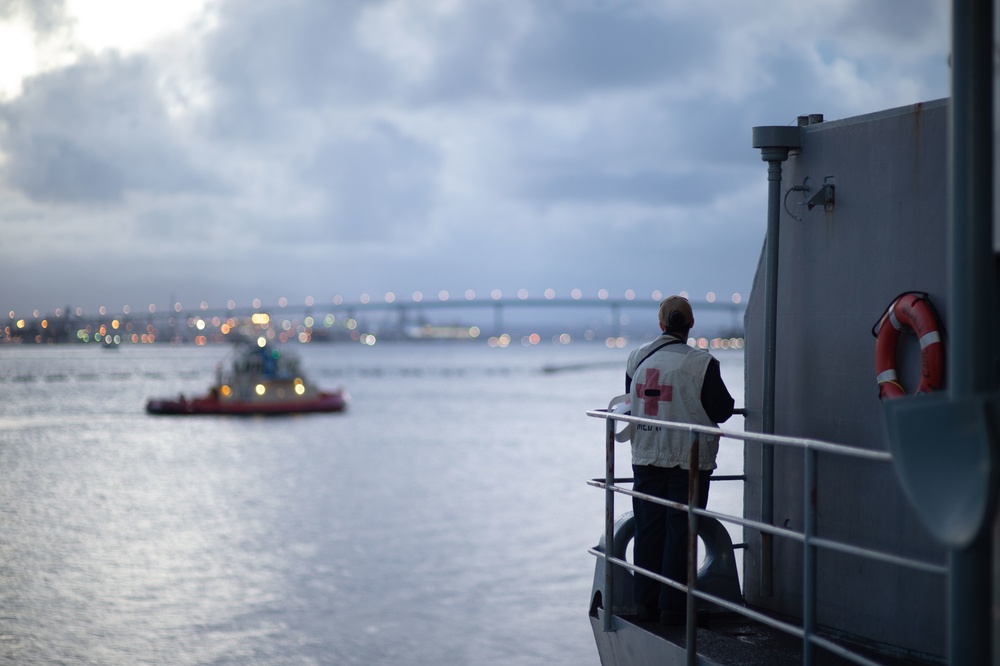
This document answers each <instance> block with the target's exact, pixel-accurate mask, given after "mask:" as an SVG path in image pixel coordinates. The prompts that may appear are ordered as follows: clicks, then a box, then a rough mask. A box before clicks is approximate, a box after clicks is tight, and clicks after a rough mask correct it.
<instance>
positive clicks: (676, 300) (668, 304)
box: [660, 296, 694, 333]
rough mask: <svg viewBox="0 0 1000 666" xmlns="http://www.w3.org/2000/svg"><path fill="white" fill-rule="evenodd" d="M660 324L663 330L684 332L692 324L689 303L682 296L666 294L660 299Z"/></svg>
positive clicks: (692, 314) (688, 329) (692, 319)
mask: <svg viewBox="0 0 1000 666" xmlns="http://www.w3.org/2000/svg"><path fill="white" fill-rule="evenodd" d="M660 325H661V326H663V328H664V330H667V331H674V332H676V333H686V332H687V331H690V330H691V327H692V326H694V313H692V312H691V304H690V303H688V299H686V298H684V297H683V296H667V297H666V298H664V299H663V300H662V301H660Z"/></svg>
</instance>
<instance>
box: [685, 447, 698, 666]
mask: <svg viewBox="0 0 1000 666" xmlns="http://www.w3.org/2000/svg"><path fill="white" fill-rule="evenodd" d="M698 448H699V447H698V433H696V432H695V431H693V430H692V431H691V448H690V449H689V450H688V542H687V548H688V558H687V588H688V594H687V608H686V610H687V627H686V642H685V646H686V648H687V663H688V666H695V665H696V664H697V663H698V643H697V636H698V611H697V608H696V607H695V604H696V600H695V596H694V595H693V594H691V592H692V591H693V590H694V589H695V586H696V583H697V581H698V516H697V515H696V514H695V512H694V507H695V506H697V505H698V492H699V490H698V460H699V459H700V458H701V454H700V452H699V450H698Z"/></svg>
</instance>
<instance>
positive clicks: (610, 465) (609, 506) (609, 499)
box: [603, 419, 615, 631]
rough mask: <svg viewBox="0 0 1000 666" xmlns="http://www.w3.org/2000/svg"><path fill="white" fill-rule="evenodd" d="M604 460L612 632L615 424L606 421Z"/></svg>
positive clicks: (607, 624) (607, 621)
mask: <svg viewBox="0 0 1000 666" xmlns="http://www.w3.org/2000/svg"><path fill="white" fill-rule="evenodd" d="M605 423H606V428H605V435H606V437H605V439H606V446H605V453H604V456H605V460H604V599H603V601H604V623H603V629H604V631H611V616H612V614H613V613H614V593H615V586H614V578H615V576H614V573H615V572H614V565H613V564H612V563H611V562H610V561H609V560H608V558H610V557H611V556H612V555H613V554H614V552H615V491H614V484H615V422H614V420H613V419H608V420H607V421H605Z"/></svg>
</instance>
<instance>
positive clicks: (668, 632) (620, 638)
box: [590, 609, 940, 666]
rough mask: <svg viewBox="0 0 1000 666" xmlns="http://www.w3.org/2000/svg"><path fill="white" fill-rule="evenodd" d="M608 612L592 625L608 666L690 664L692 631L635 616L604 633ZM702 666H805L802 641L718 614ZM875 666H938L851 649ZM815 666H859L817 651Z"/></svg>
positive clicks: (705, 631)
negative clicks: (688, 638)
mask: <svg viewBox="0 0 1000 666" xmlns="http://www.w3.org/2000/svg"><path fill="white" fill-rule="evenodd" d="M603 612H604V611H603V609H598V615H597V616H596V617H595V616H594V615H591V617H590V622H591V626H592V627H593V629H594V636H595V638H596V639H597V644H598V650H599V652H600V653H601V663H602V664H603V665H604V666H613V665H617V664H636V665H645V664H650V665H653V664H657V665H661V666H662V665H664V664H670V665H672V664H686V663H687V661H686V660H687V652H686V649H685V647H686V636H685V634H686V629H685V627H684V626H668V625H662V624H660V623H659V622H656V621H651V622H644V621H640V620H639V618H637V617H635V616H628V615H623V616H618V615H616V616H615V617H614V618H613V619H612V626H613V627H614V631H612V632H608V633H605V632H603V631H602V629H601V622H602V615H603ZM695 640H696V642H697V650H698V663H699V664H703V665H706V666H710V665H713V664H719V665H720V666H721V665H729V664H732V665H739V666H786V665H787V666H792V665H793V664H801V663H802V640H801V639H800V638H796V637H794V636H790V635H788V634H786V633H784V632H782V631H779V630H777V629H774V628H772V627H769V626H768V625H765V624H761V623H759V622H755V621H753V620H749V619H747V618H745V617H743V616H742V615H738V614H736V613H713V614H712V616H711V621H710V624H709V625H708V626H707V627H699V628H698V631H697V636H696V638H695ZM850 647H851V649H852V650H853V651H856V652H859V653H861V654H862V655H863V656H864V657H866V658H868V659H870V660H871V663H874V664H885V665H886V666H903V665H904V664H913V665H921V664H936V663H940V662H937V661H930V660H925V659H922V658H921V657H920V656H917V655H903V654H887V653H885V652H881V651H878V650H876V649H874V648H871V647H869V648H866V647H864V646H858V645H856V644H851V646H850ZM813 663H814V664H817V665H818V666H841V665H843V664H853V663H856V662H853V661H849V660H848V659H845V658H843V657H841V656H838V655H836V654H833V653H831V652H829V651H827V650H824V649H822V648H819V647H817V648H815V650H814V659H813Z"/></svg>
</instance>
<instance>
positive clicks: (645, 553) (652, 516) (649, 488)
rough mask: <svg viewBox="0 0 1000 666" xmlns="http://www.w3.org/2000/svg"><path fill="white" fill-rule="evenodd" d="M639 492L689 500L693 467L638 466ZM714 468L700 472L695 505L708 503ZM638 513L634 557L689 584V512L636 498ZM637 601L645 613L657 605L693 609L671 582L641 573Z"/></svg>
mask: <svg viewBox="0 0 1000 666" xmlns="http://www.w3.org/2000/svg"><path fill="white" fill-rule="evenodd" d="M632 475H633V477H634V478H635V483H634V486H633V487H634V489H635V490H636V491H637V492H640V493H645V494H646V495H652V496H654V497H660V498H663V499H667V500H671V501H674V502H680V503H681V504H687V503H688V471H687V470H686V469H681V468H680V467H656V466H654V465H632ZM711 475H712V471H711V470H703V471H699V472H698V491H699V492H698V497H697V498H696V502H695V506H697V507H699V508H701V509H704V508H705V507H706V506H707V505H708V483H709V479H710V477H711ZM632 512H633V513H634V514H635V542H634V545H633V548H632V557H633V560H634V562H635V564H636V566H639V567H642V568H643V569H648V570H649V571H653V572H658V573H660V574H662V575H663V576H666V577H667V578H670V579H671V580H676V581H678V582H679V583H682V584H684V583H686V582H687V565H688V544H687V540H688V516H687V512H686V511H681V510H678V509H671V508H668V507H665V506H661V505H659V504H654V503H652V502H649V501H646V500H641V499H638V498H636V497H633V498H632ZM633 580H634V581H635V588H634V591H635V601H636V603H637V604H639V605H640V606H641V607H642V608H643V609H644V610H645V612H647V613H648V612H653V611H654V610H655V609H656V608H659V609H660V611H666V612H668V613H670V614H683V613H684V612H685V610H686V607H687V600H686V596H685V594H684V593H683V592H681V591H679V590H675V589H674V588H672V587H670V586H669V585H663V584H661V583H659V582H657V581H655V580H653V579H651V578H647V577H646V576H643V575H640V574H636V575H635V576H634V578H633Z"/></svg>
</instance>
